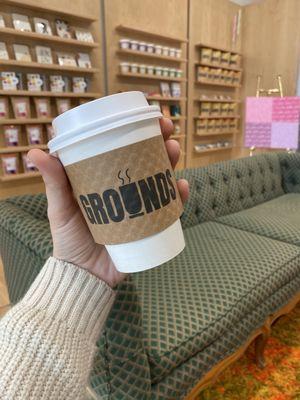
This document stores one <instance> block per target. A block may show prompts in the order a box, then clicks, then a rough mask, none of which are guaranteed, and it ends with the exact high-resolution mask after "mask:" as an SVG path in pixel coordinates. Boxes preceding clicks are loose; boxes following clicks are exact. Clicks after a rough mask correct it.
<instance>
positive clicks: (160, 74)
mask: <svg viewBox="0 0 300 400" xmlns="http://www.w3.org/2000/svg"><path fill="white" fill-rule="evenodd" d="M162 73H163V67H160V66H156V67H155V75H157V76H162Z"/></svg>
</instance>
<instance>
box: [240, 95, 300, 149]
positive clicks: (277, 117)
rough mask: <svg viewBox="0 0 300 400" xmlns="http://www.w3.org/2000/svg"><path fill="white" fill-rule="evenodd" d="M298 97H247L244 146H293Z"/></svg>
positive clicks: (295, 145)
mask: <svg viewBox="0 0 300 400" xmlns="http://www.w3.org/2000/svg"><path fill="white" fill-rule="evenodd" d="M299 124H300V97H248V98H247V100H246V129H245V146H246V147H252V146H255V147H266V148H276V149H279V148H290V149H297V148H298V144H299Z"/></svg>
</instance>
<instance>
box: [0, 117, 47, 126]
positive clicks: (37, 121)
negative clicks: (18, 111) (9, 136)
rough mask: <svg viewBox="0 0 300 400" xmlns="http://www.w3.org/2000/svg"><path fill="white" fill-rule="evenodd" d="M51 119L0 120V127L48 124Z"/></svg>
mask: <svg viewBox="0 0 300 400" xmlns="http://www.w3.org/2000/svg"><path fill="white" fill-rule="evenodd" d="M52 120H53V118H24V119H21V118H19V119H16V118H9V119H0V125H26V124H50V123H51V122H52Z"/></svg>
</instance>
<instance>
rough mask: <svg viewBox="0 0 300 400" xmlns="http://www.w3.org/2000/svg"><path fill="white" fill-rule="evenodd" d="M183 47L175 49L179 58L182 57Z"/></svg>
mask: <svg viewBox="0 0 300 400" xmlns="http://www.w3.org/2000/svg"><path fill="white" fill-rule="evenodd" d="M181 53H182V52H181V49H175V56H176V57H177V58H180V57H181Z"/></svg>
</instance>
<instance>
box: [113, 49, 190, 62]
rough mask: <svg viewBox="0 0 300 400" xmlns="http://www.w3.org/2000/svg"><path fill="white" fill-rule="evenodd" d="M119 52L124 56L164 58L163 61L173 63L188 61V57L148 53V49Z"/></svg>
mask: <svg viewBox="0 0 300 400" xmlns="http://www.w3.org/2000/svg"><path fill="white" fill-rule="evenodd" d="M118 54H120V55H124V56H128V55H129V56H137V57H143V58H145V57H146V58H148V57H149V58H154V59H156V60H163V61H171V62H173V63H179V64H180V63H187V59H186V58H179V57H169V56H163V55H160V54H155V53H147V52H146V51H137V50H130V49H128V50H127V49H126V50H125V49H122V50H121V49H120V50H118Z"/></svg>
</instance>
